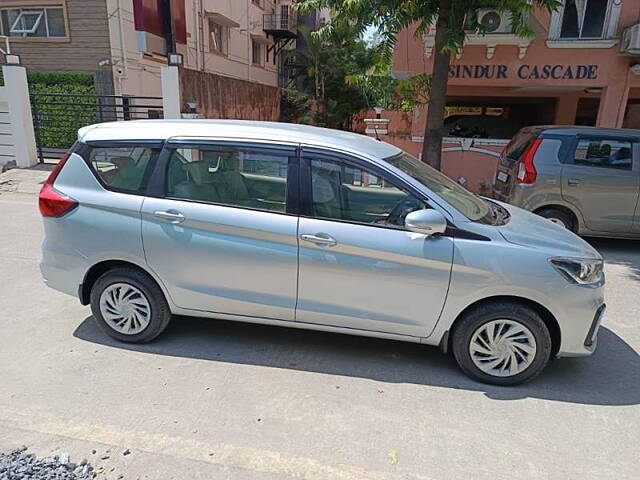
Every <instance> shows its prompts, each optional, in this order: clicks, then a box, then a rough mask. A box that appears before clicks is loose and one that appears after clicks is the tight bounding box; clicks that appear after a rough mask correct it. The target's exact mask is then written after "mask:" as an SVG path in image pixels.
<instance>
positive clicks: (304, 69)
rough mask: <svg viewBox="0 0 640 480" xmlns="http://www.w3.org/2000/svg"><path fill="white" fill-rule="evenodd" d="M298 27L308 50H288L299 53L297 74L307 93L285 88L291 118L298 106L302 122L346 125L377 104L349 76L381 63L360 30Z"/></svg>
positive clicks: (340, 126)
mask: <svg viewBox="0 0 640 480" xmlns="http://www.w3.org/2000/svg"><path fill="white" fill-rule="evenodd" d="M298 29H299V31H300V33H301V34H302V35H303V36H304V37H305V40H306V43H307V45H308V51H307V52H306V53H304V52H300V51H297V50H292V51H290V52H289V53H288V54H289V55H295V65H296V74H295V76H296V77H297V79H299V80H300V84H301V86H302V90H303V96H300V95H299V94H295V93H293V92H285V94H284V96H283V102H284V103H283V107H284V110H285V116H286V115H289V117H287V119H289V120H291V119H292V118H291V117H290V115H291V114H292V113H295V112H296V110H298V111H299V117H298V118H297V121H299V122H302V123H314V124H316V125H320V126H326V127H331V128H339V129H346V128H348V127H349V125H350V124H351V121H352V119H353V116H354V115H355V114H356V113H358V112H359V111H361V110H363V109H366V108H368V107H369V106H373V105H370V104H369V101H370V99H369V98H368V97H367V96H366V95H365V92H364V91H363V89H362V88H360V87H359V86H358V85H356V84H352V83H349V82H347V79H348V78H349V77H351V76H354V75H362V74H364V73H365V72H366V71H368V70H371V69H372V68H373V67H374V66H375V65H376V64H377V63H379V61H380V58H379V53H378V50H377V49H375V48H371V47H370V46H369V45H367V43H366V42H364V41H363V40H362V39H361V38H360V36H359V30H358V29H356V28H354V27H352V26H349V25H343V26H341V27H339V28H333V29H331V31H330V32H328V33H326V34H325V35H322V36H318V35H314V34H313V33H312V32H311V31H310V30H308V29H306V28H304V27H298ZM304 95H306V98H307V99H308V101H307V100H305V96H304ZM294 118H295V117H294Z"/></svg>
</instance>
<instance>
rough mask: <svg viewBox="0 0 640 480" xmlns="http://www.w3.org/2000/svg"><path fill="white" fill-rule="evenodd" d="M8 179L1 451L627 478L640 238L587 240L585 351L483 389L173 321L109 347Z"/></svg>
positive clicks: (0, 221)
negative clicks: (590, 301)
mask: <svg viewBox="0 0 640 480" xmlns="http://www.w3.org/2000/svg"><path fill="white" fill-rule="evenodd" d="M13 172H15V171H13ZM9 174H11V175H9ZM9 174H4V175H2V176H0V292H1V293H0V450H8V449H11V448H14V447H16V446H19V445H21V444H26V445H28V446H29V447H30V449H31V450H32V451H34V452H36V453H38V454H39V455H53V454H55V453H59V452H63V451H65V452H69V453H70V454H71V458H72V461H79V460H81V459H82V458H87V459H88V460H89V461H90V462H91V463H92V464H93V465H94V466H95V467H97V468H100V471H101V472H103V473H102V474H101V476H100V478H114V479H115V478H117V476H118V475H124V478H133V479H135V478H149V479H169V478H175V479H181V480H182V479H218V478H233V479H253V478H273V479H284V478H310V479H316V478H317V479H325V478H327V479H378V478H392V479H395V478H430V479H451V478H462V479H466V478H473V479H484V478H487V479H503V478H504V479H514V478H550V479H551V478H552V479H560V478H562V479H568V478H578V477H579V478H581V479H582V478H598V479H602V478H615V479H626V478H628V479H637V478H638V477H639V475H640V473H639V470H640V468H639V467H640V464H639V461H638V453H637V452H638V440H640V433H639V432H640V407H639V406H638V404H639V403H640V357H639V356H638V353H637V352H638V351H639V350H640V328H639V326H638V323H639V322H640V245H639V244H638V242H631V241H606V240H597V241H594V242H593V243H594V245H595V246H596V247H597V248H598V249H600V251H602V252H603V253H604V255H605V256H606V258H607V260H608V263H607V267H606V273H607V276H608V290H607V302H608V304H609V313H608V316H607V318H606V321H605V324H604V329H603V330H602V332H601V335H600V344H599V347H598V350H597V352H596V354H595V355H593V356H592V357H590V358H587V359H565V360H562V361H556V362H553V363H552V364H551V365H550V366H549V368H548V369H547V370H546V371H545V372H544V373H543V375H542V376H541V377H539V378H538V379H537V380H536V381H535V382H534V383H532V384H530V385H526V386H523V387H518V388H497V387H489V386H485V385H482V384H478V383H475V382H473V381H471V380H469V379H467V378H466V377H465V376H463V375H462V374H461V373H460V372H459V371H458V370H457V368H456V367H455V365H454V364H453V362H452V360H450V359H449V358H447V357H445V356H443V355H441V354H440V353H439V352H438V351H437V350H436V349H432V348H427V347H423V346H419V345H413V344H405V343H399V342H392V341H383V340H376V339H366V338H358V337H349V336H342V335H334V334H324V333H316V332H305V331H299V330H293V329H291V330H287V329H282V328H275V327H266V326H254V325H243V324H234V323H230V322H225V321H207V320H195V319H188V318H179V319H176V320H175V321H174V322H173V323H172V325H171V327H170V328H169V329H168V331H167V332H166V333H165V334H164V335H163V336H162V337H161V338H159V339H158V340H157V341H156V342H154V343H152V344H150V345H145V346H128V345H123V344H118V343H115V342H114V341H112V340H110V339H109V338H108V337H106V336H105V335H104V334H103V333H102V332H101V331H100V330H98V328H97V327H96V326H95V325H94V323H93V321H92V319H91V317H90V312H89V309H88V308H87V307H82V306H80V305H79V304H78V302H77V300H76V299H74V298H71V297H66V296H64V295H62V294H58V293H57V292H55V291H53V290H50V289H47V288H46V287H45V286H44V285H43V284H42V282H41V280H40V275H39V272H38V267H37V261H38V257H39V248H40V242H41V238H42V229H41V225H40V219H39V215H38V213H37V208H36V199H35V196H34V194H33V192H35V191H36V190H37V182H36V181H35V180H39V179H40V177H42V176H43V175H44V173H42V172H35V173H34V172H16V173H12V172H9ZM126 449H129V450H130V452H131V453H130V454H127V455H123V452H125V450H126ZM93 451H95V453H92V452H93ZM107 457H108V458H107Z"/></svg>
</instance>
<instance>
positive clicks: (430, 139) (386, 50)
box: [297, 0, 561, 169]
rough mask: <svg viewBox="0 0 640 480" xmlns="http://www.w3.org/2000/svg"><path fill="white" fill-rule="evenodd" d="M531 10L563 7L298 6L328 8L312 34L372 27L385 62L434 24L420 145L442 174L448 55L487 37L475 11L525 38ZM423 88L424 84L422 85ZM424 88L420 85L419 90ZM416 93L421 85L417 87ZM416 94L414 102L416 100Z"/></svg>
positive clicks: (425, 2) (394, 1)
mask: <svg viewBox="0 0 640 480" xmlns="http://www.w3.org/2000/svg"><path fill="white" fill-rule="evenodd" d="M535 5H539V6H541V7H543V8H546V9H548V10H549V11H551V10H554V9H556V8H558V7H559V6H560V5H561V2H560V1H559V0H533V1H530V0H305V1H303V2H301V3H298V4H297V8H298V9H299V10H300V11H302V12H307V11H312V10H317V9H319V8H323V7H329V8H330V9H331V11H332V13H333V19H332V21H331V23H329V24H328V25H326V26H325V27H323V28H321V29H320V30H318V31H317V32H315V34H314V35H315V36H317V37H318V38H323V37H325V36H328V35H331V34H332V32H333V31H334V30H336V29H340V28H343V26H345V25H346V26H349V27H350V28H357V29H359V31H360V34H362V33H364V32H365V30H366V29H367V28H370V27H374V28H375V29H376V30H377V32H378V35H379V39H380V42H379V46H380V49H381V51H382V52H383V54H384V55H386V56H387V57H390V56H391V52H392V50H393V47H394V45H395V43H396V36H397V34H398V32H400V31H401V30H402V29H404V28H407V27H410V26H412V25H415V26H416V28H417V30H416V34H417V35H422V34H424V33H425V32H426V31H427V30H428V29H429V27H430V26H431V25H432V24H433V23H434V22H435V45H434V61H433V71H432V74H431V78H430V81H429V88H428V104H429V111H428V116H427V127H426V130H425V134H424V143H423V146H422V158H423V159H424V160H425V161H427V162H428V163H430V164H431V165H432V166H433V167H435V168H437V169H440V159H441V152H442V137H443V127H444V113H445V106H446V98H445V96H446V92H447V81H448V78H449V67H450V65H451V55H452V54H454V53H455V52H457V51H458V50H459V49H460V48H462V46H463V44H464V39H465V36H466V34H467V33H469V32H473V33H479V34H483V33H485V28H484V27H483V26H482V25H480V24H479V23H478V21H477V18H476V17H475V15H468V13H469V12H473V11H475V10H476V9H479V8H495V9H497V10H498V11H500V12H509V13H510V14H511V18H512V24H513V28H514V32H515V33H516V34H517V35H521V36H528V35H531V34H532V32H531V30H530V28H529V22H528V20H529V17H530V14H531V13H532V11H533V8H534V6H535ZM421 83H423V82H421ZM422 86H424V85H422ZM417 87H419V88H418V90H417V91H419V90H420V87H421V85H417ZM419 100H420V99H419V98H416V96H415V95H414V97H413V100H410V101H419Z"/></svg>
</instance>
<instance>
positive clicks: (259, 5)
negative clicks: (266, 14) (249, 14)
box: [251, 0, 262, 7]
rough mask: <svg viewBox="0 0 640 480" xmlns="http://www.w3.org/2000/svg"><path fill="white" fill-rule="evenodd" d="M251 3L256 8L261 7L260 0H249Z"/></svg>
mask: <svg viewBox="0 0 640 480" xmlns="http://www.w3.org/2000/svg"><path fill="white" fill-rule="evenodd" d="M251 3H253V4H254V5H257V6H258V7H262V0H251Z"/></svg>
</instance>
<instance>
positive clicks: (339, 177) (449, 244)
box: [296, 149, 453, 336]
mask: <svg viewBox="0 0 640 480" xmlns="http://www.w3.org/2000/svg"><path fill="white" fill-rule="evenodd" d="M301 186H302V188H301V217H300V226H299V243H300V260H299V280H298V303H297V308H296V320H297V321H300V322H309V323H317V324H323V325H332V326H338V327H347V328H357V329H362V330H371V331H379V332H386V333H395V334H402V335H412V336H427V335H428V333H429V332H431V330H432V328H433V327H434V325H435V323H436V321H437V320H438V317H439V315H440V311H441V310H442V307H443V305H444V302H445V299H446V296H447V290H448V287H449V278H450V272H451V263H452V257H453V239H452V238H450V237H446V236H439V237H431V238H427V237H426V236H425V235H421V234H416V233H412V232H409V231H407V230H405V229H404V217H405V216H406V214H407V213H409V212H411V211H413V210H417V209H420V208H424V207H428V205H427V203H426V201H425V200H424V199H423V198H421V197H420V196H419V195H417V194H416V193H415V192H413V193H412V192H411V191H410V189H409V188H408V187H407V186H403V185H402V184H401V182H399V181H398V180H397V179H395V178H393V177H391V176H389V174H387V173H385V172H382V171H381V170H379V169H376V168H374V167H372V166H370V165H367V164H366V163H361V161H359V160H358V159H355V158H351V157H345V156H341V155H337V154H332V153H328V152H324V151H321V150H313V149H305V150H303V154H302V157H301Z"/></svg>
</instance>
